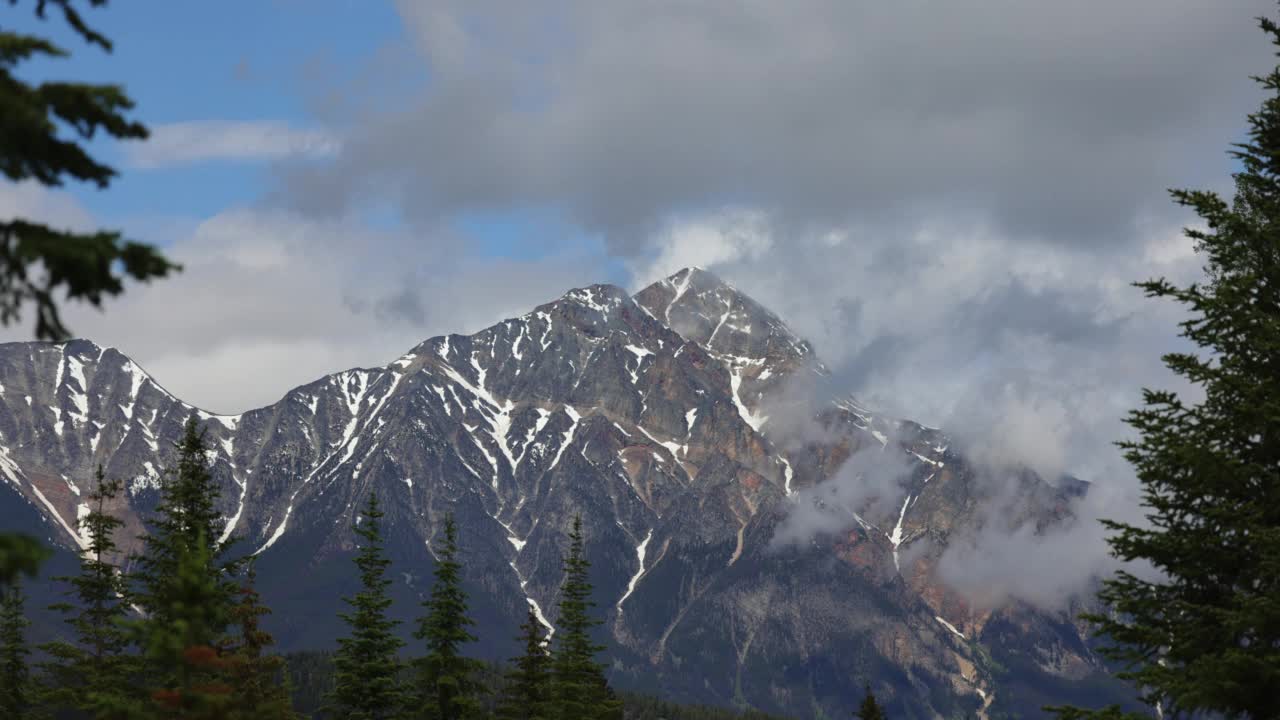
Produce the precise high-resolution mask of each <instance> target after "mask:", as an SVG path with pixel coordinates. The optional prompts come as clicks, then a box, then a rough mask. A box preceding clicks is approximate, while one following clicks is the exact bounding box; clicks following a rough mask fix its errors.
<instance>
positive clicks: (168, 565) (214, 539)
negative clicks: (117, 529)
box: [134, 415, 237, 638]
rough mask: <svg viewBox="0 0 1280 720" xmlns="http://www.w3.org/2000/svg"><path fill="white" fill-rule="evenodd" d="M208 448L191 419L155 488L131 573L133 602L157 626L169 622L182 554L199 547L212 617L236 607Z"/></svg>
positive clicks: (217, 633) (218, 630)
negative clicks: (209, 582)
mask: <svg viewBox="0 0 1280 720" xmlns="http://www.w3.org/2000/svg"><path fill="white" fill-rule="evenodd" d="M207 449H208V446H207V444H206V443H205V439H204V431H203V430H202V429H201V428H200V426H199V424H198V423H197V422H196V418H195V415H192V416H191V417H189V418H188V419H187V422H186V425H185V426H184V428H183V436H182V440H181V441H179V442H178V445H177V450H178V458H177V464H176V467H174V468H173V469H172V470H171V471H170V472H168V473H167V474H166V477H165V478H164V481H163V483H162V484H161V486H160V503H159V505H158V506H157V507H156V510H155V514H154V516H153V517H152V519H151V523H150V525H151V528H150V529H151V531H150V532H149V533H148V534H146V535H144V536H143V537H142V541H143V545H144V548H143V552H142V554H141V555H140V556H139V557H138V558H137V565H138V568H137V570H136V571H135V573H134V581H135V583H136V585H137V588H136V602H137V603H138V605H139V607H141V609H142V610H143V611H144V612H145V613H146V615H147V617H148V618H149V619H150V620H151V621H153V622H156V623H165V622H169V621H170V620H171V619H172V618H169V617H167V616H166V613H168V612H169V611H170V609H171V608H172V607H173V603H172V602H171V600H170V599H169V598H168V597H166V594H168V593H170V592H172V591H173V583H174V582H175V581H176V578H177V572H176V570H177V567H178V561H179V558H180V557H181V556H182V555H183V554H184V553H186V554H187V555H188V560H190V557H191V555H190V553H191V551H193V550H194V549H195V547H196V546H197V545H199V546H201V547H202V548H203V552H202V554H201V556H202V557H204V558H206V561H207V562H208V566H207V568H206V572H207V574H208V575H209V577H210V578H212V579H213V580H214V584H215V586H216V587H217V589H218V592H217V593H216V594H215V596H214V597H213V598H212V601H213V602H215V603H216V604H217V605H218V606H219V607H218V608H217V609H216V612H215V614H216V615H217V616H218V617H227V616H228V612H229V610H230V607H231V605H232V604H233V603H234V602H235V593H236V586H235V582H234V580H233V579H232V574H231V573H232V571H234V570H235V567H236V565H237V563H236V562H234V561H228V560H226V559H225V558H226V555H227V554H228V550H229V548H230V544H231V543H230V542H226V543H224V542H221V541H220V538H221V536H222V531H223V526H224V520H223V518H222V514H221V513H220V512H218V509H217V501H218V496H219V494H220V493H219V490H218V486H217V485H216V484H215V483H214V481H213V477H212V476H211V475H210V474H209V461H208V458H207V456H206V451H207ZM233 541H234V540H232V542H233ZM223 629H224V628H209V629H208V632H209V633H212V634H213V636H214V637H215V638H216V637H220V636H221V635H222V632H221V631H222V630H223Z"/></svg>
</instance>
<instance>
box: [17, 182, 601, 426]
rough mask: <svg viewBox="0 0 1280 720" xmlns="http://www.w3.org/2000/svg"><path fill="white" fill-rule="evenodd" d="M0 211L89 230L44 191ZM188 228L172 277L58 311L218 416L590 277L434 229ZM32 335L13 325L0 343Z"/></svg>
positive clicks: (250, 217)
mask: <svg viewBox="0 0 1280 720" xmlns="http://www.w3.org/2000/svg"><path fill="white" fill-rule="evenodd" d="M0 213H15V214H20V215H22V216H24V217H30V218H34V219H39V220H45V221H51V220H54V219H57V218H67V219H70V220H74V221H75V222H76V223H77V224H78V225H81V226H84V227H92V226H94V225H95V221H94V218H92V217H91V216H90V214H89V213H87V212H86V211H85V210H84V209H83V208H82V207H80V206H79V205H78V204H77V203H76V202H75V200H74V199H73V198H72V197H71V196H70V195H68V194H66V193H63V192H50V191H47V190H44V189H42V188H32V187H25V186H13V185H9V186H4V187H3V188H0ZM171 226H172V227H182V226H183V224H171ZM186 233H187V234H185V235H184V236H182V237H179V238H178V239H177V241H176V242H174V243H172V244H171V245H168V246H167V247H166V248H165V252H166V254H167V255H168V256H169V257H170V258H171V259H173V260H175V261H177V262H180V263H182V264H183V266H184V271H183V272H182V273H180V274H178V275H175V276H173V277H171V278H168V279H165V280H159V281H155V282H153V283H151V284H148V285H138V284H131V285H130V286H129V287H128V288H127V289H126V292H125V293H124V295H122V296H121V297H119V298H117V299H113V300H108V301H107V302H106V303H105V310H104V311H103V312H99V311H96V310H94V309H92V308H89V307H84V306H80V305H64V307H63V315H64V319H65V320H66V322H67V324H68V326H69V327H70V328H71V329H72V331H73V332H74V333H75V334H76V335H77V336H78V337H84V338H88V339H90V340H93V341H94V342H97V343H99V344H101V345H106V346H112V347H116V348H119V349H120V350H121V351H122V352H124V353H125V354H126V355H129V356H130V357H132V358H133V359H134V360H135V361H137V362H138V363H139V364H141V365H142V366H143V367H145V368H146V369H147V370H148V371H149V372H150V373H152V375H153V376H154V377H155V378H156V380H157V381H158V382H159V383H161V384H162V385H164V386H165V387H166V388H168V389H169V390H170V391H171V392H173V393H174V394H175V395H177V396H178V397H180V398H182V399H183V400H185V401H187V402H190V403H192V404H194V405H196V406H198V407H202V408H204V409H207V410H211V411H216V412H241V411H243V410H247V409H250V408H253V407H260V406H262V405H266V404H269V403H272V402H274V401H276V400H277V399H279V398H280V397H281V396H282V395H283V394H284V393H285V392H287V391H288V390H289V389H291V388H293V387H296V386H297V385H301V384H304V383H307V382H311V381H313V380H316V379H317V378H320V377H322V376H323V375H325V374H328V373H331V372H336V371H339V370H343V369H346V368H349V367H356V366H365V367H367V366H374V365H384V364H386V363H388V362H391V361H392V360H394V359H395V358H396V357H398V356H399V355H400V354H402V353H403V352H405V351H406V350H408V349H409V348H411V347H413V346H414V345H416V344H417V343H419V342H420V341H422V340H424V339H426V338H428V337H430V336H433V335H437V334H442V333H451V332H474V331H476V330H479V329H481V328H483V327H485V326H486V325H488V324H490V323H493V322H496V321H498V320H500V319H502V318H504V317H511V316H514V315H517V314H520V313H523V312H525V311H527V310H529V309H530V308H532V307H533V306H534V305H536V304H539V303H542V302H546V301H548V300H551V299H553V298H555V297H558V296H559V295H560V294H561V293H562V292H563V291H564V290H565V289H567V288H569V287H572V286H574V285H585V284H589V283H591V282H595V281H596V280H598V279H599V274H600V273H599V271H598V270H597V269H596V268H597V266H596V264H595V263H594V261H593V259H592V258H577V257H575V258H563V257H551V258H548V259H545V260H532V261H503V260H493V259H490V260H484V261H477V260H473V259H468V258H465V257H459V256H456V255H451V254H450V253H449V252H447V251H443V250H441V246H442V245H453V244H456V243H457V242H458V241H457V240H456V239H455V238H452V237H447V236H448V235H449V233H448V231H446V230H444V229H440V230H437V231H436V233H435V234H434V235H433V234H425V235H420V234H414V235H409V234H407V233H399V232H383V231H376V230H371V229H370V228H368V227H366V226H363V225H360V224H358V223H355V222H348V221H340V220H332V219H330V220H325V221H317V220H313V219H308V218H305V217H302V216H299V215H297V214H294V213H289V212H283V211H272V210H255V209H245V208H239V209H229V210H227V211H225V212H222V213H219V214H217V215H215V216H213V217H211V218H207V219H205V220H203V221H201V222H198V223H195V224H192V225H190V226H187V229H186ZM24 320H29V318H24ZM30 333H31V329H30V325H29V322H20V323H18V324H17V325H14V326H10V327H7V328H3V329H0V339H2V340H29V339H30V338H31V335H30Z"/></svg>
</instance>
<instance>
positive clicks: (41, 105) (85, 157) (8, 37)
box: [0, 0, 179, 340]
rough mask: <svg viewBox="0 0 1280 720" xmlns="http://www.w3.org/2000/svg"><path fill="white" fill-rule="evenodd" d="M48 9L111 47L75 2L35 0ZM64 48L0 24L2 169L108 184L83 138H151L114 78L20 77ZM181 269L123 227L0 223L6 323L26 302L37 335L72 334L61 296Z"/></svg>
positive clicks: (88, 294) (92, 295) (97, 296)
mask: <svg viewBox="0 0 1280 720" xmlns="http://www.w3.org/2000/svg"><path fill="white" fill-rule="evenodd" d="M9 4H10V5H15V4H16V0H9ZM89 4H90V5H93V6H100V5H103V4H105V0H89ZM47 6H53V7H55V8H57V9H58V10H59V11H61V14H62V16H63V18H64V19H65V20H66V21H67V23H68V24H70V25H71V27H72V28H73V29H74V30H75V31H76V32H77V33H78V34H79V35H80V36H81V37H82V38H84V39H85V40H86V41H87V42H89V43H90V44H95V45H98V46H99V47H100V48H101V49H103V50H106V51H110V49H111V43H110V42H108V41H107V39H106V38H105V37H103V36H102V35H100V34H99V33H97V32H95V31H93V30H92V29H90V28H89V27H88V25H87V24H86V23H85V22H84V20H83V19H82V18H81V16H80V14H79V12H78V11H77V10H76V9H75V7H74V6H73V4H72V2H71V0H38V2H37V3H36V12H37V14H39V15H40V16H42V17H43V15H44V11H45V9H46V7H47ZM66 55H67V51H66V50H64V49H62V48H60V47H58V46H56V45H54V44H53V43H51V42H49V41H48V40H45V39H44V38H40V37H36V36H33V35H23V34H19V33H13V32H3V31H0V171H3V172H4V174H5V176H6V177H7V178H8V179H9V180H11V181H13V182H20V181H23V180H34V181H36V182H38V183H40V184H42V185H49V186H57V185H61V184H62V182H63V180H64V178H68V177H69V178H72V179H74V180H78V181H81V182H90V183H93V184H95V185H97V186H98V187H100V188H105V187H106V186H107V185H109V184H110V182H111V180H112V178H114V177H115V175H116V172H115V170H113V169H112V168H110V167H108V166H107V165H104V164H102V163H100V162H98V161H96V160H94V159H93V157H92V156H90V155H89V153H88V151H87V150H86V149H85V147H84V146H83V145H82V144H81V143H82V142H84V141H87V140H89V139H91V138H93V137H94V136H95V135H96V134H97V133H98V132H103V133H106V134H107V135H110V136H111V137H114V138H119V139H131V138H132V139H138V138H145V137H146V136H147V129H146V128H145V127H143V126H142V125H141V124H139V123H137V122H135V121H133V120H130V119H129V118H127V117H126V116H125V114H124V113H125V112H127V111H128V110H130V109H132V108H133V101H132V100H130V99H129V96H128V95H126V94H125V92H124V90H123V88H121V87H120V86H118V85H91V84H85V83H68V82H46V83H40V84H39V85H32V84H29V83H26V82H24V81H22V80H20V79H18V78H17V77H16V76H15V75H14V71H15V70H16V68H17V66H18V65H19V64H20V63H21V62H23V61H25V60H31V59H35V58H40V57H43V58H59V57H65V56H66ZM64 130H65V131H69V132H68V133H66V134H65V135H64V133H63V132H62V131H64ZM178 269H179V268H178V266H177V265H175V264H173V263H171V262H169V261H168V260H166V259H165V258H164V256H163V255H161V254H160V253H159V252H158V251H157V250H156V249H155V248H154V247H152V246H150V245H145V244H142V243H138V242H132V241H129V240H126V239H124V238H123V237H122V235H121V234H120V233H119V232H114V231H96V232H85V233H80V232H72V231H70V230H58V229H55V228H52V227H49V226H47V225H43V224H40V223H36V222H30V221H27V220H23V219H15V220H12V221H9V222H0V324H5V325H7V324H9V323H12V322H14V321H16V320H18V318H19V311H20V310H21V308H22V306H23V305H25V304H27V303H31V304H34V306H35V312H36V325H35V334H36V337H37V338H40V339H49V340H58V339H63V338H65V337H67V336H68V335H69V334H70V332H69V331H68V329H67V327H66V326H65V325H64V324H63V322H62V318H61V315H60V313H59V309H58V301H59V299H58V297H57V294H58V293H61V294H62V295H63V296H65V298H66V299H68V300H76V301H84V302H89V303H91V304H92V305H94V306H101V304H102V300H103V298H104V297H109V296H114V295H119V294H120V293H121V292H123V290H124V281H125V279H126V278H132V279H134V280H140V281H148V280H151V279H153V278H160V277H165V276H166V275H168V274H169V273H170V272H173V271H175V270H178Z"/></svg>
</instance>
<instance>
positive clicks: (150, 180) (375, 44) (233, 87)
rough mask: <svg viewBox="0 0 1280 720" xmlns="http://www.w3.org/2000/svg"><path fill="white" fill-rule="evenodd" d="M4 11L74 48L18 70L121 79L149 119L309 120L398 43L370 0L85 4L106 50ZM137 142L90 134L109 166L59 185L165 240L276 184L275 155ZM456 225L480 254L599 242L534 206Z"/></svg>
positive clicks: (314, 127)
mask: <svg viewBox="0 0 1280 720" xmlns="http://www.w3.org/2000/svg"><path fill="white" fill-rule="evenodd" d="M7 12H9V13H10V15H16V17H10V18H8V19H9V21H10V22H13V23H14V24H15V25H16V26H17V29H19V30H24V31H30V32H34V33H37V34H40V35H43V36H46V37H52V38H53V39H54V40H55V41H56V42H58V43H59V44H60V45H61V46H62V47H63V48H64V49H67V50H69V51H71V54H70V57H67V58H59V59H53V60H47V61H40V62H35V63H29V64H27V65H24V66H23V75H24V77H26V78H28V79H33V80H36V79H51V80H60V79H68V80H76V81H86V82H101V83H121V84H123V85H124V86H125V88H126V90H127V91H128V93H129V95H130V96H131V97H132V98H133V100H134V101H135V102H136V103H137V107H136V109H135V113H134V116H135V117H136V118H137V119H140V120H142V121H143V122H144V123H145V124H147V125H148V126H150V127H151V128H152V129H153V131H155V130H159V131H162V130H163V129H164V128H165V127H166V126H170V125H174V124H182V123H211V122H212V123H245V124H260V123H269V124H273V125H278V126H280V127H282V128H287V129H289V130H293V131H300V132H305V131H308V130H311V131H315V132H319V128H320V127H321V121H322V118H319V117H318V112H317V111H318V109H319V107H320V106H321V105H322V103H323V102H324V93H325V91H326V89H327V88H329V87H330V86H331V85H332V84H334V83H335V82H337V81H339V80H340V79H350V78H353V77H356V76H357V75H358V73H360V72H362V71H364V70H365V69H366V68H368V67H369V66H370V65H371V63H373V62H374V59H375V58H376V57H377V55H378V54H379V52H380V51H382V50H384V49H385V48H388V47H398V46H403V45H404V44H405V41H406V39H405V35H404V26H403V24H402V22H401V17H400V15H399V14H398V13H397V12H396V9H395V7H394V6H393V5H392V4H390V3H381V2H355V1H353V0H335V1H331V2H321V3H309V2H302V1H301V0H268V1H262V0H259V1H256V2H248V1H246V0H232V1H230V2H222V3H190V2H164V3H137V2H133V3H130V2H117V3H113V4H111V5H109V6H108V7H107V8H106V9H105V10H101V11H93V10H90V11H87V12H86V13H85V17H86V19H87V20H88V21H89V22H90V24H91V26H93V27H94V28H95V29H97V30H99V31H101V32H103V33H104V34H105V35H106V36H107V37H108V38H110V39H111V40H112V42H113V43H114V44H115V47H114V50H113V51H112V52H111V53H106V52H103V51H102V50H100V49H98V48H97V47H90V46H88V45H86V44H85V43H84V42H83V41H81V40H80V39H79V38H78V37H76V36H74V35H72V34H71V33H70V32H69V31H67V30H66V29H65V27H64V25H63V23H62V22H61V20H60V19H58V18H57V17H56V16H55V15H53V14H50V17H49V18H48V19H47V20H45V21H43V22H42V21H39V20H37V19H36V18H35V17H34V14H25V13H15V12H14V11H7ZM15 20H16V22H15ZM401 70H402V72H401V77H400V81H401V82H403V83H408V84H416V83H421V82H423V81H425V78H426V72H425V71H424V70H423V69H420V68H413V67H410V66H403V67H402V68H401ZM137 144H138V143H120V142H117V141H114V140H112V139H110V138H103V139H98V140H95V141H94V142H93V143H92V147H93V148H94V150H95V152H97V153H98V154H99V156H100V157H101V158H102V159H104V160H106V161H107V162H109V163H111V164H112V165H113V166H114V167H116V169H117V170H119V171H120V175H119V177H117V178H116V180H115V181H114V182H113V183H112V185H111V186H110V188H108V189H107V190H105V191H101V190H98V189H97V188H95V187H93V186H90V185H84V184H74V183H73V184H69V185H68V186H67V187H66V189H67V190H68V191H69V192H70V193H71V194H72V195H73V196H74V197H75V198H76V199H77V200H78V201H79V203H80V204H81V205H82V206H83V207H84V208H85V209H86V210H88V211H89V212H90V213H92V214H93V216H94V217H95V218H96V219H98V220H99V221H101V222H102V223H104V224H106V225H109V226H113V227H123V228H126V229H127V230H128V232H129V234H130V235H132V236H134V237H139V238H140V239H143V240H146V241H148V242H153V243H156V244H159V245H162V246H167V245H170V244H172V243H173V242H174V240H175V237H174V235H175V233H181V232H182V231H183V229H185V228H189V227H190V226H191V225H193V224H195V223H197V222H199V221H200V220H202V219H205V218H208V217H211V216H214V215H216V214H217V213H219V212H222V211H224V210H227V209H228V208H234V207H238V206H249V205H254V204H257V203H261V202H263V200H264V197H265V196H267V195H268V194H269V193H270V191H271V190H272V189H273V187H274V184H275V183H276V182H277V178H276V176H275V174H274V173H273V170H272V168H273V162H275V161H276V160H277V158H273V157H265V156H258V157H253V156H242V157H226V156H224V157H213V158H205V159H197V160H191V161H172V162H166V163H161V164H158V165H156V166H144V165H139V164H137V163H136V162H131V159H130V158H131V156H130V155H129V152H130V149H131V148H133V147H134V146H136V145H137ZM122 145H123V147H122ZM363 217H364V218H365V219H366V220H367V221H368V223H369V224H370V225H372V226H376V227H380V228H383V229H396V228H402V227H403V224H402V223H401V221H400V219H399V214H398V213H397V212H396V211H395V209H394V208H390V207H387V206H379V207H370V208H367V209H366V210H365V212H364V213H363ZM453 225H454V226H455V227H456V229H458V230H459V231H460V232H464V233H466V234H467V235H468V236H470V237H472V238H473V239H474V241H475V242H474V244H473V245H472V249H473V252H475V253H476V254H478V255H481V256H493V257H511V258H515V259H531V258H534V257H537V256H539V255H541V254H543V253H545V252H547V251H548V250H549V249H551V248H553V247H558V248H559V249H561V250H563V249H564V247H565V246H566V243H565V239H569V240H570V242H569V243H568V245H569V246H577V247H578V248H579V249H582V250H592V249H596V248H598V243H596V242H595V241H593V240H591V239H590V238H589V237H588V236H584V235H580V234H577V233H575V232H573V231H572V230H571V229H570V226H569V225H568V224H567V223H566V222H564V220H563V218H561V217H559V216H558V214H557V213H556V212H554V211H552V210H549V209H545V208H534V209H529V208H524V209H521V208H505V209H501V210H495V211H486V212H469V213H462V214H459V215H458V217H456V218H454V220H453Z"/></svg>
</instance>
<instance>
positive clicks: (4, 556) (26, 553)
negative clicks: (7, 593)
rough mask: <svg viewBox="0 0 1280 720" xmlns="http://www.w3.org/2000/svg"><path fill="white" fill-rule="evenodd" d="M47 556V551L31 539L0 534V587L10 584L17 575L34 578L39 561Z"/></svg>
mask: <svg viewBox="0 0 1280 720" xmlns="http://www.w3.org/2000/svg"><path fill="white" fill-rule="evenodd" d="M48 556H49V549H48V548H46V547H45V546H44V545H42V544H40V541H39V540H36V539H35V538H33V537H29V536H27V535H20V534H17V533H0V585H4V584H6V583H9V582H12V581H13V580H15V579H16V578H17V577H18V576H19V575H27V576H30V577H34V576H35V574H36V571H38V570H39V569H40V561H42V560H44V559H45V558H46V557H48Z"/></svg>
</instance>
